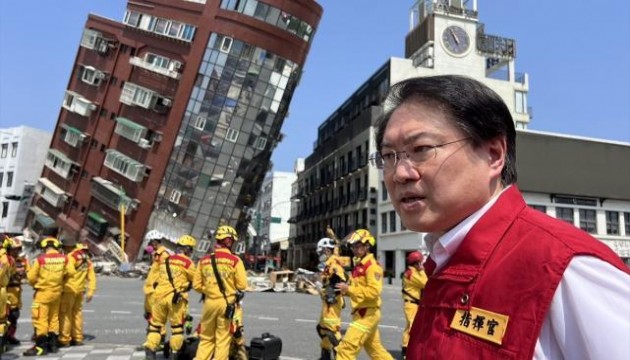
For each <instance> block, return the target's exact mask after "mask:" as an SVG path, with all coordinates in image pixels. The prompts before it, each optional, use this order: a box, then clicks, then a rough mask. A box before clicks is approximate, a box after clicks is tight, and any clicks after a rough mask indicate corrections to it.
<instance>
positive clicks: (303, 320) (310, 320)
mask: <svg viewBox="0 0 630 360" xmlns="http://www.w3.org/2000/svg"><path fill="white" fill-rule="evenodd" d="M295 321H297V322H307V323H314V322H316V321H315V320H313V319H295Z"/></svg>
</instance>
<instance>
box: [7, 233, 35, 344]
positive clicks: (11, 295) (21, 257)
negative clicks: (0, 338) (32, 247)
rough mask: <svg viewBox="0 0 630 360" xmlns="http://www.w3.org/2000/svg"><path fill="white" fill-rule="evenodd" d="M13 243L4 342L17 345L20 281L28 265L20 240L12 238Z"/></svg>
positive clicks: (20, 304) (18, 342) (20, 293)
mask: <svg viewBox="0 0 630 360" xmlns="http://www.w3.org/2000/svg"><path fill="white" fill-rule="evenodd" d="M11 240H13V244H12V246H11V249H10V250H9V255H10V256H11V257H12V258H13V260H14V262H13V276H11V280H9V286H8V287H7V295H8V299H9V300H8V302H9V326H8V329H7V333H6V335H5V342H6V343H8V344H10V345H19V344H20V340H18V339H17V338H16V337H15V333H16V331H17V323H18V319H19V318H20V310H21V309H22V282H23V281H24V279H26V273H27V272H28V270H29V268H30V265H29V263H28V259H27V258H26V254H25V253H24V252H23V251H22V241H21V240H20V239H18V238H13V239H11Z"/></svg>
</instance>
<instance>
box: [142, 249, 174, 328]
mask: <svg viewBox="0 0 630 360" xmlns="http://www.w3.org/2000/svg"><path fill="white" fill-rule="evenodd" d="M168 256H169V253H168V251H166V248H165V247H164V246H162V245H160V246H159V247H158V248H157V249H156V250H155V252H154V253H153V257H152V262H151V267H150V268H149V272H148V274H147V278H146V280H145V281H144V288H143V290H144V313H145V318H147V320H149V318H150V317H151V306H152V301H151V297H152V296H153V292H154V291H155V287H156V286H157V285H158V278H159V275H160V264H161V263H163V262H164V260H166V258H167V257H168Z"/></svg>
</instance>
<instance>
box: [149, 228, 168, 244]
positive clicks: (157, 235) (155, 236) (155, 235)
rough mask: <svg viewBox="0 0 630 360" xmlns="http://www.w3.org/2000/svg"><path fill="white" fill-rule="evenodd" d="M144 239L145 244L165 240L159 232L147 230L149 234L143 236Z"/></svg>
mask: <svg viewBox="0 0 630 360" xmlns="http://www.w3.org/2000/svg"><path fill="white" fill-rule="evenodd" d="M144 238H145V239H146V240H147V242H149V241H151V240H162V239H164V238H166V236H164V234H162V233H161V232H159V231H157V230H149V232H148V233H147V234H146V235H145V236H144Z"/></svg>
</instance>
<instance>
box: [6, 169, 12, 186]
mask: <svg viewBox="0 0 630 360" xmlns="http://www.w3.org/2000/svg"><path fill="white" fill-rule="evenodd" d="M11 186H13V171H7V187H11Z"/></svg>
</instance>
